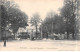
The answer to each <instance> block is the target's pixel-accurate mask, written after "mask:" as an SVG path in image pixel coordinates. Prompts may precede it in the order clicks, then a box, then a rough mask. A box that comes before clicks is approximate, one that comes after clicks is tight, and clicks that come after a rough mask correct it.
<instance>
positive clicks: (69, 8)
mask: <svg viewBox="0 0 80 52" xmlns="http://www.w3.org/2000/svg"><path fill="white" fill-rule="evenodd" d="M61 15H62V17H64V20H65V22H66V23H65V24H66V25H65V27H66V32H67V39H68V38H69V34H70V33H71V34H72V37H73V39H75V28H76V27H75V19H76V18H75V4H74V1H73V0H64V6H63V8H62V9H61Z"/></svg>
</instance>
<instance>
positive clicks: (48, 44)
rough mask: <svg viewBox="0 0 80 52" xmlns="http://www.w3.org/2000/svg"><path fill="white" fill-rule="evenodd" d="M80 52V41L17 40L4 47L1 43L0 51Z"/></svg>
mask: <svg viewBox="0 0 80 52" xmlns="http://www.w3.org/2000/svg"><path fill="white" fill-rule="evenodd" d="M30 50H32V51H38V50H39V51H42V50H43V51H47V50H49V51H51V50H52V51H80V41H79V40H77V41H76V40H34V41H31V40H15V41H8V42H7V46H6V47H3V42H0V51H30Z"/></svg>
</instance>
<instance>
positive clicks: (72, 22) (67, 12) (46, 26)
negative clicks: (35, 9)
mask: <svg viewBox="0 0 80 52" xmlns="http://www.w3.org/2000/svg"><path fill="white" fill-rule="evenodd" d="M76 3H79V2H78V0H64V6H63V8H62V9H61V10H60V15H58V14H55V13H54V12H52V11H51V12H49V13H48V14H47V16H46V18H45V20H44V21H43V23H42V26H41V28H42V32H43V33H49V34H53V33H56V34H65V32H66V33H67V39H69V35H70V34H72V38H73V39H75V38H76V34H77V33H78V31H79V28H76V25H78V24H77V21H76V15H77V14H76V10H78V9H77V7H76V5H77V4H76Z"/></svg>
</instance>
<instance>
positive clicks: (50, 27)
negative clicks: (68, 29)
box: [42, 11, 65, 35]
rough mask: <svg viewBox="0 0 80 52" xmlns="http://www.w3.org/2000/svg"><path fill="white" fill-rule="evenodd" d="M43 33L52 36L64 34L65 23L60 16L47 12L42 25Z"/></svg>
mask: <svg viewBox="0 0 80 52" xmlns="http://www.w3.org/2000/svg"><path fill="white" fill-rule="evenodd" d="M42 31H43V33H47V32H48V33H49V34H52V35H53V33H56V34H64V32H65V23H64V20H63V17H62V16H59V15H58V14H55V13H54V12H52V11H51V12H49V13H48V14H47V16H46V18H45V20H44V22H43V23H42Z"/></svg>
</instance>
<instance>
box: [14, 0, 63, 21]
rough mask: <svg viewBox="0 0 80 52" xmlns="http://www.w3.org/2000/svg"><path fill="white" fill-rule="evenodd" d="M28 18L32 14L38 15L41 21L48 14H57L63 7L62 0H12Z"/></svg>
mask: <svg viewBox="0 0 80 52" xmlns="http://www.w3.org/2000/svg"><path fill="white" fill-rule="evenodd" d="M14 1H15V3H17V4H18V5H19V7H20V9H21V10H22V11H23V12H25V13H26V14H27V15H28V17H29V18H30V17H31V16H32V15H33V14H35V13H39V15H40V17H41V19H42V20H44V19H45V17H46V15H47V13H48V12H50V11H53V12H56V13H59V8H62V6H63V0H14Z"/></svg>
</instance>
